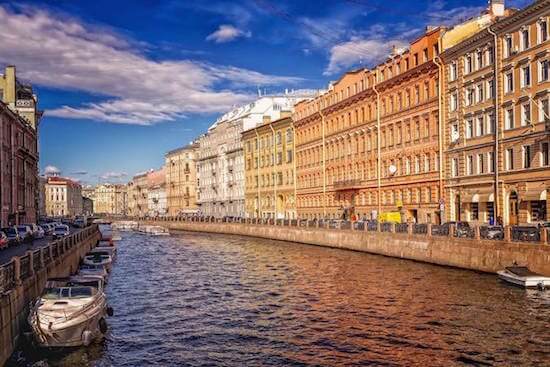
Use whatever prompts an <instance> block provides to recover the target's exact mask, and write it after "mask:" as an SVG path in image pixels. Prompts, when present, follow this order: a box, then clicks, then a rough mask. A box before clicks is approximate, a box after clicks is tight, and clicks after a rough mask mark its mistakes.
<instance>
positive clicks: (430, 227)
mask: <svg viewBox="0 0 550 367" xmlns="http://www.w3.org/2000/svg"><path fill="white" fill-rule="evenodd" d="M426 234H427V235H428V238H429V237H432V224H431V223H428V224H426Z"/></svg>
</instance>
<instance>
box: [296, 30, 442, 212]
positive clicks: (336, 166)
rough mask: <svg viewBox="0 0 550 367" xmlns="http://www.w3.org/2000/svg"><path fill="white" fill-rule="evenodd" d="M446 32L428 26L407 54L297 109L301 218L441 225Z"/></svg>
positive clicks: (350, 77)
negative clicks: (442, 46) (442, 40)
mask: <svg viewBox="0 0 550 367" xmlns="http://www.w3.org/2000/svg"><path fill="white" fill-rule="evenodd" d="M441 31H442V30H441V28H428V29H427V31H426V33H425V34H424V35H423V36H421V37H420V38H418V39H417V40H415V41H414V42H412V43H411V45H410V48H409V49H408V50H406V51H404V52H402V53H400V52H397V51H394V52H393V54H392V56H390V57H389V58H388V60H386V62H384V63H382V64H380V65H378V66H376V67H375V68H373V69H372V70H368V69H360V70H356V71H351V72H348V73H346V74H345V75H344V76H343V77H342V78H341V79H340V80H338V81H337V82H335V83H333V84H331V85H330V86H329V90H328V91H327V92H326V93H324V94H322V95H320V96H319V97H317V98H315V99H313V100H310V101H305V102H301V103H299V104H297V105H296V106H295V112H294V115H293V119H294V121H295V128H296V144H297V145H296V163H297V165H296V175H297V185H298V187H297V211H298V216H299V217H301V218H322V217H330V218H340V217H343V216H346V217H353V216H357V217H363V216H364V217H377V215H378V213H387V212H394V213H395V212H399V213H401V219H402V220H409V219H411V220H413V218H414V220H416V221H418V222H426V221H431V222H434V223H435V222H439V221H440V211H439V209H440V207H439V202H440V201H441V199H442V196H441V195H442V191H443V190H442V184H443V181H442V179H443V175H442V172H441V170H440V167H441V164H440V163H441V162H440V159H441V150H442V143H441V142H440V139H439V137H440V135H441V134H440V123H439V114H438V110H439V106H438V104H439V103H438V88H439V81H438V70H439V66H438V65H437V64H436V62H435V61H434V58H435V57H436V56H437V55H438V53H439V48H438V39H439V36H440V33H441Z"/></svg>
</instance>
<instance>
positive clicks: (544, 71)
mask: <svg viewBox="0 0 550 367" xmlns="http://www.w3.org/2000/svg"><path fill="white" fill-rule="evenodd" d="M548 66H549V62H548V60H542V61H539V82H547V81H548V75H549V72H548Z"/></svg>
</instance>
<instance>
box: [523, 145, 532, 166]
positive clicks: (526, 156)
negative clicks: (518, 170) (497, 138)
mask: <svg viewBox="0 0 550 367" xmlns="http://www.w3.org/2000/svg"><path fill="white" fill-rule="evenodd" d="M521 150H522V155H523V168H530V167H531V146H530V145H524V146H523V147H522V149H521Z"/></svg>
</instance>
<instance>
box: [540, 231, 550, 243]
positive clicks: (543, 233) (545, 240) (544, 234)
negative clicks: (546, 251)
mask: <svg viewBox="0 0 550 367" xmlns="http://www.w3.org/2000/svg"><path fill="white" fill-rule="evenodd" d="M540 243H542V244H543V245H547V244H548V230H547V229H546V228H545V227H540Z"/></svg>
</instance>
